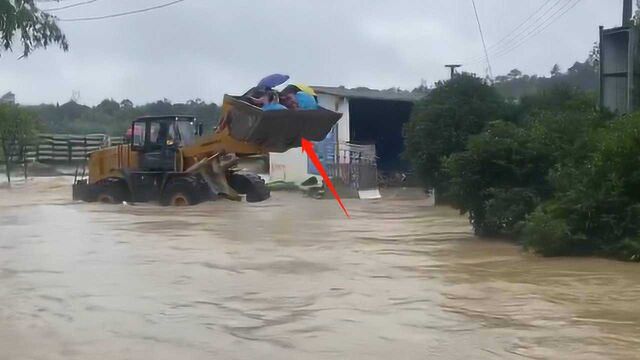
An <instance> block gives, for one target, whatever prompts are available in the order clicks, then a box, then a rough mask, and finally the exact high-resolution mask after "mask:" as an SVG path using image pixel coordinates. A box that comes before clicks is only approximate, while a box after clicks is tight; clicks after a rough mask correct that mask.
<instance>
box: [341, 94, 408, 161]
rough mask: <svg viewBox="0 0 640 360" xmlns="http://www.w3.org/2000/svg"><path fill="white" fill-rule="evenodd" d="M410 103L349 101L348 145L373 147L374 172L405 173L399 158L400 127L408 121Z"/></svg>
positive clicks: (373, 100)
mask: <svg viewBox="0 0 640 360" xmlns="http://www.w3.org/2000/svg"><path fill="white" fill-rule="evenodd" d="M412 108H413V103H412V102H409V101H397V100H378V99H359V98H352V99H350V100H349V121H350V138H351V142H353V143H356V144H375V145H376V154H377V156H378V169H379V170H382V171H386V172H394V171H405V170H408V168H409V164H408V163H407V162H406V161H404V160H403V159H402V157H401V154H402V152H403V151H404V138H403V136H402V133H403V130H402V129H403V126H404V124H405V123H406V122H408V121H409V118H410V116H411V109H412Z"/></svg>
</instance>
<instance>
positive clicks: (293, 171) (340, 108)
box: [269, 94, 349, 183]
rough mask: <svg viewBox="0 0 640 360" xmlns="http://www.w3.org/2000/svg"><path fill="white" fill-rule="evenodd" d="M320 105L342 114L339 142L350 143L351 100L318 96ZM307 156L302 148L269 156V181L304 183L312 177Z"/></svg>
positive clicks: (331, 96)
mask: <svg viewBox="0 0 640 360" xmlns="http://www.w3.org/2000/svg"><path fill="white" fill-rule="evenodd" d="M318 104H319V105H320V106H322V107H324V108H326V109H329V110H333V111H337V112H339V113H342V118H341V119H340V121H338V124H337V126H338V141H339V142H346V141H349V100H348V99H346V98H340V97H337V96H333V95H325V94H319V95H318ZM307 161H308V160H307V155H306V154H303V153H302V150H301V148H294V149H290V150H288V151H287V152H284V153H270V154H269V180H270V181H276V180H283V181H292V182H298V183H299V182H302V181H305V180H306V179H308V178H309V177H311V176H315V175H311V174H309V172H308V167H307Z"/></svg>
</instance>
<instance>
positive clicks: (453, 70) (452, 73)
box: [444, 64, 462, 79]
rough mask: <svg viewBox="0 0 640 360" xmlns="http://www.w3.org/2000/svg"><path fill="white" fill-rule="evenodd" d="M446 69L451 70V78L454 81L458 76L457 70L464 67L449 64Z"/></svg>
mask: <svg viewBox="0 0 640 360" xmlns="http://www.w3.org/2000/svg"><path fill="white" fill-rule="evenodd" d="M444 67H446V68H449V69H451V78H452V79H453V77H454V76H455V75H456V69H457V68H459V67H462V65H458V64H449V65H445V66H444Z"/></svg>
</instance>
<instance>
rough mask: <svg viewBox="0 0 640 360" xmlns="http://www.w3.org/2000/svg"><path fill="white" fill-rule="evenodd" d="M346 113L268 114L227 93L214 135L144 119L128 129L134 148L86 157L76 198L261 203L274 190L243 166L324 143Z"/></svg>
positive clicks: (181, 121)
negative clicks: (303, 143)
mask: <svg viewBox="0 0 640 360" xmlns="http://www.w3.org/2000/svg"><path fill="white" fill-rule="evenodd" d="M341 116H342V114H339V113H336V112H333V111H330V110H327V109H324V108H321V107H320V108H318V109H317V110H280V111H263V110H261V109H260V108H258V107H255V106H253V105H251V104H249V103H247V102H244V101H242V98H241V97H234V96H230V95H225V97H224V102H223V106H222V114H221V117H220V120H219V122H218V126H217V128H216V131H215V132H214V133H213V134H212V135H203V128H202V124H198V122H197V119H196V118H194V117H193V116H183V115H168V116H147V117H141V118H138V119H135V120H134V121H133V123H132V125H131V139H130V142H129V144H125V145H119V146H113V147H109V148H104V149H101V150H98V151H95V152H92V153H91V154H90V155H89V158H88V162H87V164H86V165H87V168H88V177H87V176H86V170H85V169H86V168H85V169H83V170H82V173H80V172H79V171H76V178H75V179H74V184H73V199H74V200H83V201H89V202H93V201H98V202H105V203H121V202H123V201H128V202H147V201H159V202H160V204H161V205H174V206H180V205H195V204H197V203H200V202H202V201H206V200H215V199H217V198H219V197H225V198H228V199H231V200H240V199H241V198H242V197H241V195H246V201H248V202H259V201H263V200H266V199H268V198H269V196H270V193H269V189H268V188H267V186H266V185H265V183H264V181H263V180H262V179H261V178H260V177H259V176H257V174H252V173H248V172H246V171H242V169H240V168H239V167H238V162H239V161H240V160H241V159H243V158H246V157H251V156H255V155H260V154H267V153H269V152H284V151H287V150H289V149H291V148H294V147H299V146H300V142H301V138H303V137H304V138H306V139H308V140H312V141H320V140H323V139H324V138H325V137H326V135H327V134H328V133H329V131H331V128H332V127H333V126H334V125H335V124H336V122H337V121H338V120H339V119H340V117H341Z"/></svg>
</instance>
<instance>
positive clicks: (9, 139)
mask: <svg viewBox="0 0 640 360" xmlns="http://www.w3.org/2000/svg"><path fill="white" fill-rule="evenodd" d="M36 129H37V123H36V121H35V117H34V116H33V114H31V113H30V112H28V111H25V110H24V109H21V108H19V107H17V106H15V105H0V148H1V150H2V154H3V157H4V163H5V166H6V172H7V181H8V182H9V184H11V171H12V165H13V164H14V163H17V162H23V163H24V165H25V178H26V176H27V173H26V148H27V147H28V146H29V145H31V144H33V141H34V139H35V137H36Z"/></svg>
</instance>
